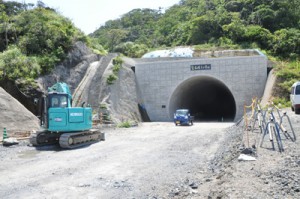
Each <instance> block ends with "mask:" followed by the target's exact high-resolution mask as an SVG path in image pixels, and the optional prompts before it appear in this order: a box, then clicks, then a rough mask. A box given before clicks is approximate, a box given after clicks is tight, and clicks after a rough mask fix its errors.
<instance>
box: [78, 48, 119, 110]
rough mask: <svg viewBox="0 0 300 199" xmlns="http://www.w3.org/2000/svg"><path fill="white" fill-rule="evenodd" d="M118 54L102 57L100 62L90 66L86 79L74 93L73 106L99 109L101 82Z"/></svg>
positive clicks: (83, 79)
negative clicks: (88, 106) (83, 105)
mask: <svg viewBox="0 0 300 199" xmlns="http://www.w3.org/2000/svg"><path fill="white" fill-rule="evenodd" d="M115 56H116V54H109V55H108V56H105V57H101V58H100V61H96V62H93V63H91V64H90V65H89V68H88V69H87V71H86V73H85V75H84V77H83V78H82V80H81V82H80V83H79V85H78V86H77V88H76V89H75V91H74V93H73V106H81V105H82V103H84V102H85V103H86V105H87V104H89V105H90V106H92V107H94V108H96V107H97V108H98V107H99V95H100V89H101V88H100V87H101V81H102V80H103V74H104V71H105V70H106V69H107V67H108V66H109V64H110V63H111V62H112V59H113V58H114V57H115Z"/></svg>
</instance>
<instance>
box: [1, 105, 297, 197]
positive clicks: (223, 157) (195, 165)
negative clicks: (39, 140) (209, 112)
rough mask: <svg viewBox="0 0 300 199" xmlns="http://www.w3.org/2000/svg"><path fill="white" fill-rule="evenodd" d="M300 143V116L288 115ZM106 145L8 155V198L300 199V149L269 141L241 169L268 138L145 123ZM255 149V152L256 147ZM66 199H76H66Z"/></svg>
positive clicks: (4, 193) (4, 160)
mask: <svg viewBox="0 0 300 199" xmlns="http://www.w3.org/2000/svg"><path fill="white" fill-rule="evenodd" d="M286 111H287V114H288V115H289V116H290V118H291V121H292V124H293V127H294V131H295V133H296V136H297V137H298V138H299V136H300V115H295V114H294V113H293V112H291V111H290V110H289V109H286ZM103 131H105V132H106V141H105V142H100V143H97V144H94V145H91V146H89V147H84V148H80V149H76V150H61V149H59V148H57V147H55V146H54V147H40V148H36V149H35V148H32V147H28V146H27V144H28V143H27V142H26V141H23V142H22V143H21V144H20V145H19V146H13V147H10V148H6V147H0V161H1V164H0V175H1V176H2V177H1V179H0V184H2V186H1V187H0V197H2V198H3V197H5V198H20V197H29V198H41V197H42V198H61V197H65V198H73V197H83V198H236V199H239V198H249V199H250V198H299V197H300V187H299V182H300V173H299V171H300V169H299V168H300V159H299V154H300V146H299V143H298V142H299V141H298V140H297V141H296V142H292V141H291V140H288V139H287V138H286V137H284V136H282V137H283V145H284V149H285V150H284V152H281V153H280V152H279V151H278V149H277V148H275V151H274V150H272V149H271V145H270V143H269V141H268V139H265V140H264V143H263V147H257V148H256V150H252V151H253V152H254V153H253V154H250V155H251V156H252V157H255V158H256V161H239V160H238V157H239V155H240V154H241V151H242V150H244V149H245V148H251V147H252V145H256V146H258V145H259V144H258V143H259V142H260V137H261V135H260V134H259V131H258V130H257V129H256V130H255V131H254V132H251V131H250V132H247V131H244V128H243V121H242V122H241V123H239V125H233V124H226V123H195V125H194V126H192V127H187V126H182V127H181V126H179V127H175V126H174V124H172V123H142V124H140V126H139V127H135V128H129V129H120V128H109V129H104V130H103ZM248 143H249V146H250V147H248ZM66 194H67V195H68V196H66Z"/></svg>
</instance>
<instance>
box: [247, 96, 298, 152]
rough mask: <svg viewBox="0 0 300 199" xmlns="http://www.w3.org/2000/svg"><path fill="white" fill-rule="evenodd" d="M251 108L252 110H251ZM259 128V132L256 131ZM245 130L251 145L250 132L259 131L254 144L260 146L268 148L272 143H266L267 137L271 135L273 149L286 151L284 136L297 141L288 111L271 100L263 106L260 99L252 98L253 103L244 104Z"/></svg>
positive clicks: (248, 142)
mask: <svg viewBox="0 0 300 199" xmlns="http://www.w3.org/2000/svg"><path fill="white" fill-rule="evenodd" d="M249 109H251V112H250V110H249ZM257 129H258V132H257V131H256V130H257ZM244 130H245V131H246V133H247V137H246V138H247V144H248V147H249V146H250V141H249V132H252V133H257V134H256V136H255V139H254V144H253V145H254V146H257V143H260V147H261V148H263V147H265V148H267V147H268V146H270V144H269V145H268V144H265V143H264V142H265V137H266V135H269V136H268V137H269V141H270V143H271V148H272V149H273V150H276V149H277V150H278V151H279V152H283V151H284V147H283V142H282V137H283V136H284V137H285V138H286V140H290V141H292V142H295V141H296V135H295V132H294V128H293V125H292V123H291V120H290V118H289V116H288V115H287V113H286V112H282V110H281V109H280V108H278V107H277V106H275V105H274V103H273V102H270V103H269V104H268V105H267V106H266V107H264V108H262V107H261V104H260V100H258V99H257V98H253V99H252V103H251V105H248V106H247V105H245V106H244Z"/></svg>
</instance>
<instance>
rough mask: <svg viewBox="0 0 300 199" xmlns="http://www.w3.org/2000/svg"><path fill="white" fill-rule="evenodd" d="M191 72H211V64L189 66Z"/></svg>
mask: <svg viewBox="0 0 300 199" xmlns="http://www.w3.org/2000/svg"><path fill="white" fill-rule="evenodd" d="M191 70H192V71H193V70H211V64H197V65H191Z"/></svg>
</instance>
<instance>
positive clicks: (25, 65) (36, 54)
mask: <svg viewBox="0 0 300 199" xmlns="http://www.w3.org/2000/svg"><path fill="white" fill-rule="evenodd" d="M0 13H1V14H0V52H1V53H0V80H6V79H7V80H12V81H15V80H17V79H23V80H25V81H27V82H28V81H29V82H30V81H32V80H33V79H34V78H36V77H37V76H38V75H41V74H46V73H48V72H50V71H51V70H52V69H53V68H54V66H55V65H56V64H57V63H59V62H61V61H62V60H63V59H64V58H65V56H66V54H67V52H68V51H69V50H70V48H71V47H72V45H73V44H74V42H75V41H80V40H81V41H84V42H88V41H89V39H88V37H87V36H85V35H84V34H83V33H82V32H81V31H80V30H79V29H78V28H76V27H75V26H74V25H73V23H72V22H71V21H70V20H69V19H67V18H65V17H63V16H61V15H60V14H58V13H57V12H56V11H55V10H53V9H51V8H49V7H47V6H46V5H45V4H43V3H42V2H41V1H38V4H37V6H36V7H35V6H34V5H32V4H21V3H17V2H3V1H2V0H1V1H0Z"/></svg>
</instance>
